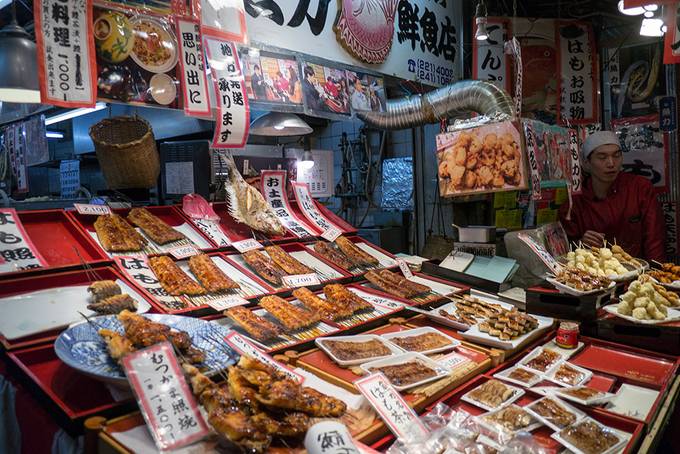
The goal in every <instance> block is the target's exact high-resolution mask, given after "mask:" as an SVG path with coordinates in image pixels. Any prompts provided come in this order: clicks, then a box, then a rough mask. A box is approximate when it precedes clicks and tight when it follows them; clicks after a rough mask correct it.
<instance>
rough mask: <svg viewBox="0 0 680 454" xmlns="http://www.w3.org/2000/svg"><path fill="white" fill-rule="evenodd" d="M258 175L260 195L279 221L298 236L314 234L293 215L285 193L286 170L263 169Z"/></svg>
mask: <svg viewBox="0 0 680 454" xmlns="http://www.w3.org/2000/svg"><path fill="white" fill-rule="evenodd" d="M260 175H261V176H260V182H261V185H262V186H261V192H262V195H263V196H264V198H265V200H266V201H267V203H268V204H269V206H271V207H272V209H273V210H274V214H276V217H278V218H279V221H281V223H282V224H283V225H284V226H286V228H287V229H288V230H290V231H291V232H293V234H294V235H295V236H297V237H298V238H302V237H308V236H314V235H315V234H314V232H313V231H312V230H311V227H308V226H307V225H306V224H304V223H302V222H300V221H299V220H298V218H297V217H296V216H295V215H293V211H292V210H291V208H290V204H289V203H288V196H287V195H286V171H285V170H263V171H262V173H261V174H260Z"/></svg>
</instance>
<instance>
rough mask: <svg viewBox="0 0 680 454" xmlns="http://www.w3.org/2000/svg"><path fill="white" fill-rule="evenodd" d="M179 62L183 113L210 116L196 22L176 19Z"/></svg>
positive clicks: (201, 49) (201, 47) (203, 63)
mask: <svg viewBox="0 0 680 454" xmlns="http://www.w3.org/2000/svg"><path fill="white" fill-rule="evenodd" d="M176 26H177V34H178V38H179V61H180V67H181V68H182V79H181V80H182V92H183V93H184V113H185V114H186V115H191V116H199V117H206V116H211V114H212V112H211V110H210V96H209V95H208V78H207V77H206V74H205V62H204V61H203V44H202V42H201V33H200V26H199V24H198V22H197V21H189V20H185V19H180V18H177V25H176Z"/></svg>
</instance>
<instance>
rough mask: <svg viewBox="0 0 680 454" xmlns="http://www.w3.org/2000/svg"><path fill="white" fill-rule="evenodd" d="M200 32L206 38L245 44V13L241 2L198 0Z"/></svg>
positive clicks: (233, 0)
mask: <svg viewBox="0 0 680 454" xmlns="http://www.w3.org/2000/svg"><path fill="white" fill-rule="evenodd" d="M195 4H196V5H197V6H199V7H200V16H201V31H202V32H203V34H204V35H206V36H214V37H215V38H219V39H224V40H226V41H234V42H237V43H245V42H246V40H247V39H246V13H245V11H244V9H243V0H199V1H196V2H195Z"/></svg>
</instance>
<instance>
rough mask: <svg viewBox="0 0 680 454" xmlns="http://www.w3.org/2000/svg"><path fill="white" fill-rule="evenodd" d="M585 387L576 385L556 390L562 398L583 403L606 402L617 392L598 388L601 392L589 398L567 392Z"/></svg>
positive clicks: (597, 403)
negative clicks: (613, 392)
mask: <svg viewBox="0 0 680 454" xmlns="http://www.w3.org/2000/svg"><path fill="white" fill-rule="evenodd" d="M584 387H585V386H574V387H573V388H559V389H556V390H555V394H556V395H558V396H560V397H561V398H562V399H566V400H571V401H572V402H576V403H577V404H581V405H599V404H602V403H604V402H609V401H610V400H611V399H612V398H613V397H614V396H615V394H612V393H607V392H604V391H599V390H597V391H599V393H600V394H598V395H595V396H593V397H591V398H589V399H581V398H578V397H576V396H572V395H571V394H568V393H567V392H566V391H568V390H570V389H579V388H584Z"/></svg>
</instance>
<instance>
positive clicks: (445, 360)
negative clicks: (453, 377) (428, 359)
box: [437, 352, 470, 371]
mask: <svg viewBox="0 0 680 454" xmlns="http://www.w3.org/2000/svg"><path fill="white" fill-rule="evenodd" d="M469 361H470V359H469V358H467V357H465V356H463V355H461V354H460V353H456V352H453V353H449V354H448V355H446V356H442V357H441V358H439V359H438V360H437V364H439V365H440V366H442V367H444V368H446V369H448V370H449V371H452V370H454V369H455V368H457V367H460V366H462V365H463V364H465V363H467V362H469Z"/></svg>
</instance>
